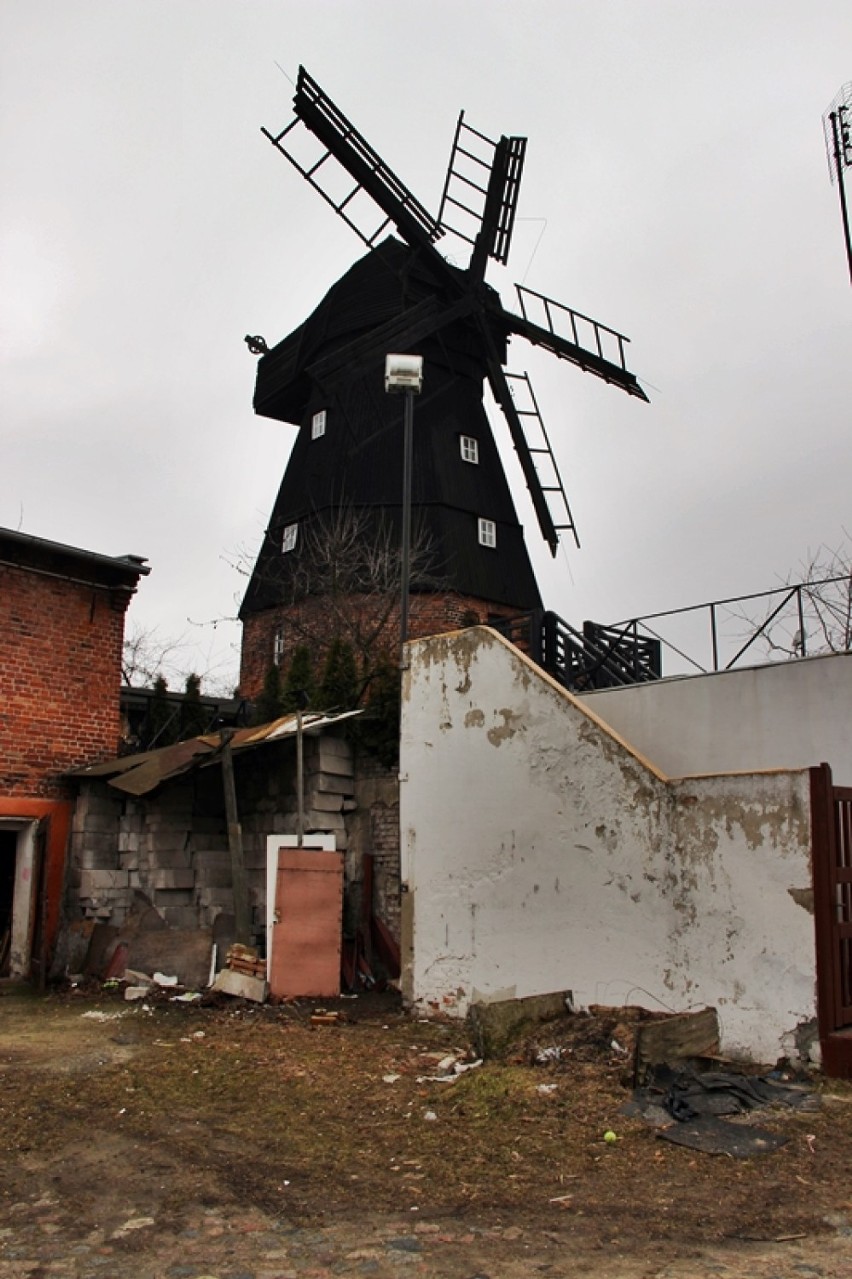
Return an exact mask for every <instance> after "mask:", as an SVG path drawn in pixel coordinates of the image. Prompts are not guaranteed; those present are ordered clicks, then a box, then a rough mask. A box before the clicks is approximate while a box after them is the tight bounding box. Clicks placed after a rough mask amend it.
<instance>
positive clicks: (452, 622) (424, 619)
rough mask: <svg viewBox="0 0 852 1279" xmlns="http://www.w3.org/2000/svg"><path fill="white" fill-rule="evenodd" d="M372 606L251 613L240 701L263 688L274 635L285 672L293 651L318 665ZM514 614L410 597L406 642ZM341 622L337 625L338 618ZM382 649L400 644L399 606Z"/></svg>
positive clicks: (306, 606) (321, 605)
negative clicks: (302, 648) (329, 645)
mask: <svg viewBox="0 0 852 1279" xmlns="http://www.w3.org/2000/svg"><path fill="white" fill-rule="evenodd" d="M375 607H376V605H375V604H374V603H373V602H372V601H370V600H369V599H366V598H365V599H364V600H363V601H362V603H361V604H360V605H359V603H358V601H356V600H350V601H348V602H347V605H346V607H345V609H343V610H339V611H338V612H336V611H335V610H334V609H333V608H331V607H330V606H329V604H328V602H327V601H325V600H323V599H319V598H318V599H309V600H306V601H305V602H304V603H302V604H299V605H291V606H289V607H288V606H284V607H281V608H270V609H266V610H265V611H264V612H262V613H255V614H253V615H251V616H249V617H247V618H246V619H245V621H244V622H243V642H242V657H241V666H240V695H241V696H242V697H246V698H249V699H250V700H251V699H253V698H256V697H257V696H258V695H259V694H260V692H261V690H262V688H263V681H264V678H265V677H266V672H267V671H268V670H269V667H270V666H271V665H272V659H273V646H274V637H275V632H276V631H277V630H278V629H279V627H280V628H282V629H283V632H284V644H285V649H284V656H283V662H282V666H284V667H286V665H287V663H288V662H289V657H290V654H291V653H292V651H293V649H294V648H296V647H298V645H300V644H308V646H309V647H310V648H311V649H312V651H313V652H314V655H315V663H316V665H319V663H320V662H321V661H322V657H323V650H324V648H325V642H326V641H327V640H328V639H331V638H332V636H333V635H340V637H341V638H342V639H347V638H349V635H347V626H349V627H354V626H355V625H357V624H358V620H359V619H358V615H359V613H360V615H361V619H364V618H367V617H368V616H369V613H370V610H371V609H374V608H375ZM517 611H518V610H517V609H513V608H506V607H505V606H503V605H499V604H491V603H489V602H488V601H487V600H481V599H474V598H473V596H468V595H457V594H455V593H454V592H446V593H443V594H442V593H438V592H434V593H426V592H423V593H421V594H412V596H411V599H410V601H409V619H408V633H409V637H410V638H411V639H422V638H423V637H424V636H426V635H440V634H441V633H442V632H444V631H456V630H459V629H460V628H461V627H463V626H472V625H475V624H476V623H479V622H486V621H487V620H488V618H489V616H499V617H514V616H515V615H516V614H517ZM341 615H342V616H343V622H342V624H341V621H340V616H341ZM381 643H382V645H383V646H384V647H385V648H387V649H388V651H389V652H395V651H396V646H397V645H398V643H399V606H398V605H396V606H394V608H393V609H392V610H391V612H390V616H389V617H388V620H387V622H386V624H385V627H384V630H383V632H382V636H381Z"/></svg>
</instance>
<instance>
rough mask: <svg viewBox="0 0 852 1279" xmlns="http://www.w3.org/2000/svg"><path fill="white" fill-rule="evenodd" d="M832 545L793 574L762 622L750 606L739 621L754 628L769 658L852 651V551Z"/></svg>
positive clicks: (842, 545) (847, 546) (766, 609)
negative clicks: (751, 610)
mask: <svg viewBox="0 0 852 1279" xmlns="http://www.w3.org/2000/svg"><path fill="white" fill-rule="evenodd" d="M843 533H844V539H845V540H844V541H843V542H841V543H840V544H839V545H838V546H835V547H832V546H829V545H828V544H826V543H823V545H822V546H820V547H818V548H817V550H816V551H815V552H813V553H811V552H808V555H807V557H806V558H805V559H804V560H803V561H802V563H801V565H800V567H799V571H798V573H796V572H791V573H789V574H788V575H787V576H786V577H785V578H784V579H783V581H782V583H781V585H780V586H779V587H778V589H777V591H776V592H774V593H773V594H772V596H770V597H769V600H768V602H766V603H765V605H764V609H763V614H762V616H757V615H756V614H754V613H750V612H749V611H748V610H747V609H746V608H745V607H744V606H743V607H742V608H741V609H740V610H738V611H737V612H736V615H737V616H738V617H739V618H740V619H741V620H742V621H745V622H747V623H748V624H749V627H750V628H751V629H752V633H753V634H757V633H759V634H760V639H761V641H762V643H763V644H764V645H765V647H766V649H767V651H768V652H771V653H777V654H785V655H786V656H788V657H805V656H808V655H810V656H815V655H817V654H820V653H845V652H849V651H850V650H852V545H850V539H849V535H848V533H847V532H846V530H845V529H844V530H843Z"/></svg>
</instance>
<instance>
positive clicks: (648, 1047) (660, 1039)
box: [636, 1008, 719, 1083]
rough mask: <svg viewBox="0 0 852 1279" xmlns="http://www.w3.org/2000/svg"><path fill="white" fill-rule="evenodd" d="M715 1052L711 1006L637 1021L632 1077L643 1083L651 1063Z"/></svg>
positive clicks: (714, 1015)
mask: <svg viewBox="0 0 852 1279" xmlns="http://www.w3.org/2000/svg"><path fill="white" fill-rule="evenodd" d="M718 1052H719V1017H718V1014H717V1012H716V1009H715V1008H702V1009H701V1011H700V1012H697V1013H677V1014H675V1015H674V1016H673V1017H663V1018H660V1019H659V1020H656V1019H655V1020H654V1021H646V1022H640V1024H639V1026H638V1027H637V1032H636V1078H637V1082H639V1083H643V1082H644V1080H645V1078H646V1075H647V1072H648V1069H649V1067H651V1066H660V1065H663V1064H665V1063H671V1062H674V1061H683V1060H684V1059H686V1058H689V1057H714V1056H717V1055H718Z"/></svg>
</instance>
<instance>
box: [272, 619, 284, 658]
mask: <svg viewBox="0 0 852 1279" xmlns="http://www.w3.org/2000/svg"><path fill="white" fill-rule="evenodd" d="M283 661H284V627H283V626H279V627H278V629H277V630H276V632H275V634H274V635H273V636H272V664H273V666H280V665H281V663H282V662H283Z"/></svg>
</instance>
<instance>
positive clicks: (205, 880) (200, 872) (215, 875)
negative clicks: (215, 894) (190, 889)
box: [195, 863, 231, 889]
mask: <svg viewBox="0 0 852 1279" xmlns="http://www.w3.org/2000/svg"><path fill="white" fill-rule="evenodd" d="M195 883H196V887H197V888H200V889H204V888H230V887H231V867H230V863H229V864H228V865H227V866H197V867H196V869H195Z"/></svg>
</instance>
